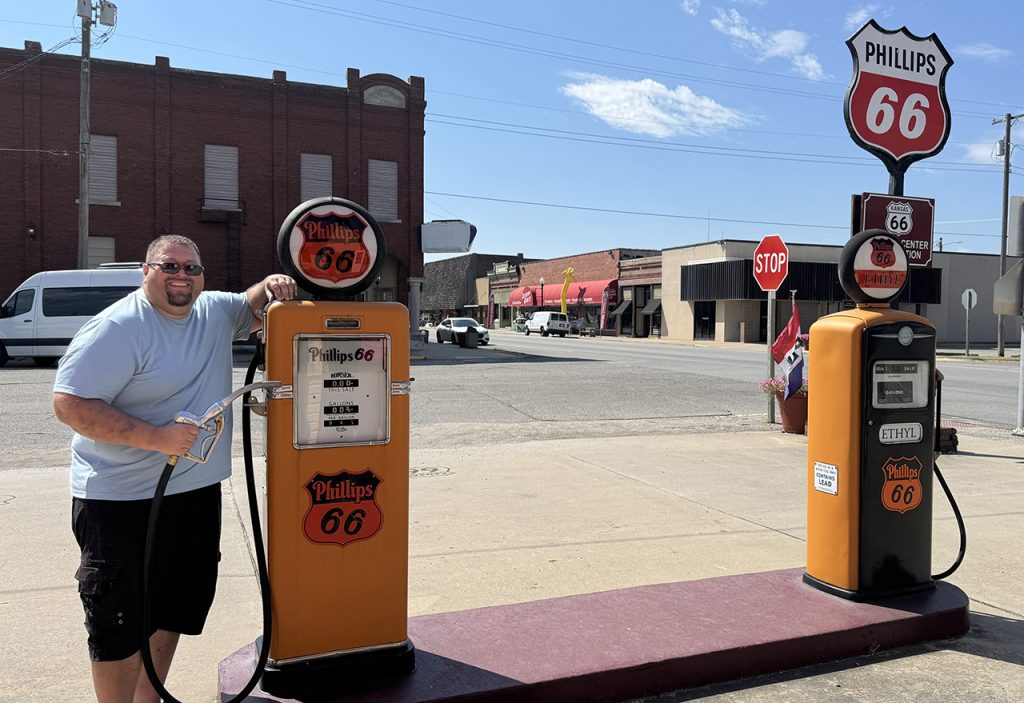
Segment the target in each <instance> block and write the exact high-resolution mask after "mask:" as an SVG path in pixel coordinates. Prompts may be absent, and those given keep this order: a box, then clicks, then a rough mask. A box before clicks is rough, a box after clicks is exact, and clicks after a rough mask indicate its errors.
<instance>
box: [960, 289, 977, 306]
mask: <svg viewBox="0 0 1024 703" xmlns="http://www.w3.org/2000/svg"><path fill="white" fill-rule="evenodd" d="M960 302H961V303H962V304H963V306H964V310H972V309H973V308H974V306H975V305H977V304H978V291H976V290H974V289H973V288H967V289H966V290H964V294H963V295H961V296H960Z"/></svg>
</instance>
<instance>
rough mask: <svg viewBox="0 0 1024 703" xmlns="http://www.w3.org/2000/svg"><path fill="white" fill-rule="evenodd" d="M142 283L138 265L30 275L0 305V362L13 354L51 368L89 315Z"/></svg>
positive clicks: (1, 364)
mask: <svg viewBox="0 0 1024 703" xmlns="http://www.w3.org/2000/svg"><path fill="white" fill-rule="evenodd" d="M141 285H142V265H141V264H109V265H106V266H104V267H101V268H98V269H83V270H80V271H43V272H41V273H37V274H35V275H34V276H30V277H29V279H28V280H27V281H25V282H24V283H22V284H21V285H20V286H18V288H17V289H16V290H15V291H14V292H13V293H11V295H10V297H9V298H7V300H5V301H4V304H3V307H2V308H0V366H3V365H4V364H6V363H7V359H8V358H12V357H17V356H30V357H32V360H33V361H35V362H36V364H37V365H39V366H52V365H53V364H54V363H55V362H56V361H57V359H59V358H60V357H61V356H63V355H64V352H66V351H67V350H68V344H69V343H70V342H71V338H72V337H74V336H75V333H76V332H78V330H79V328H80V327H81V326H82V325H84V324H85V323H86V322H88V321H89V318H90V317H92V316H93V315H95V314H96V313H98V312H99V311H100V310H103V309H104V308H106V307H107V306H109V305H111V304H112V303H115V302H117V301H118V300H120V299H121V298H123V297H124V296H126V295H128V294H129V293H131V292H132V291H133V290H135V289H136V288H138V287H139V286H141Z"/></svg>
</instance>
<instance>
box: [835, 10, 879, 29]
mask: <svg viewBox="0 0 1024 703" xmlns="http://www.w3.org/2000/svg"><path fill="white" fill-rule="evenodd" d="M879 7H880V5H874V4H872V5H864V6H862V7H858V8H857V9H856V10H854V11H853V12H851V13H850V14H848V15H847V16H846V17H845V18H844V19H843V26H844V27H846V31H848V32H853V31H855V30H858V29H860V28H861V27H863V26H864V23H865V22H867V21H868V20H869V19H871V18H872V17H873V16H874V14H875V13H876V12H878V8H879Z"/></svg>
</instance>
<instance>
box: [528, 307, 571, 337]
mask: <svg viewBox="0 0 1024 703" xmlns="http://www.w3.org/2000/svg"><path fill="white" fill-rule="evenodd" d="M530 332H540V336H541V337H547V336H548V335H549V334H557V335H558V336H559V337H564V336H565V335H567V334H569V316H568V315H566V314H565V313H564V312H551V311H549V310H538V311H537V312H532V313H530V316H529V317H528V318H526V334H530Z"/></svg>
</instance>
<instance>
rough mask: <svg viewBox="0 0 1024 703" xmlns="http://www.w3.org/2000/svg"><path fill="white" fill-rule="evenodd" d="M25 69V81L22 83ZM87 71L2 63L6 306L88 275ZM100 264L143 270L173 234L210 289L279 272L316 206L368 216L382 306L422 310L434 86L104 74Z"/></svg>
mask: <svg viewBox="0 0 1024 703" xmlns="http://www.w3.org/2000/svg"><path fill="white" fill-rule="evenodd" d="M15 67H18V68H15ZM80 68H81V64H80V59H79V58H78V57H73V56H62V55H56V54H42V52H41V47H40V45H39V44H38V43H36V42H26V43H25V49H24V50H23V51H21V50H16V49H6V48H0V71H9V70H11V69H14V70H12V71H10V72H9V73H8V74H7V75H6V77H5V78H4V80H2V81H0V185H2V190H3V197H2V198H0V246H2V251H3V252H4V256H3V263H2V264H0V299H3V298H5V297H6V296H7V295H8V294H9V293H10V292H11V291H12V290H14V288H15V287H16V286H17V285H18V284H19V283H21V281H23V280H24V279H25V278H27V277H28V276H29V275H31V274H33V273H36V272H38V271H44V270H52V269H67V268H76V264H77V258H78V204H77V201H78V191H79V186H78V178H79V176H78V173H79V171H78V169H79V164H78V150H79V147H78V143H79V117H78V116H79V78H80ZM91 69H92V70H91V76H92V77H91V94H92V95H91V100H90V105H91V125H90V126H91V128H90V134H91V135H92V136H91V141H92V148H91V154H92V156H91V159H90V202H91V206H90V216H89V218H90V226H89V230H90V232H89V235H90V236H89V260H90V265H96V264H98V263H102V262H106V261H115V260H117V261H139V260H141V259H142V258H143V255H144V254H145V248H146V245H147V244H148V242H150V241H151V240H152V239H153V238H154V237H157V236H159V235H161V234H167V233H172V234H183V235H185V236H188V237H191V238H192V239H194V240H195V241H196V243H197V244H198V245H199V247H200V250H201V251H202V255H203V263H204V264H205V265H206V266H207V268H208V273H207V287H208V288H209V289H220V290H235V291H238V290H242V289H243V288H244V287H245V286H246V285H249V284H250V283H252V282H253V281H256V280H258V279H260V278H262V277H263V276H265V275H267V274H268V273H270V272H272V271H279V270H280V265H279V263H278V261H277V255H276V247H275V243H276V238H277V232H278V229H279V228H280V226H281V223H282V222H283V220H284V219H285V217H286V216H287V215H288V213H289V212H291V210H292V209H293V208H295V207H296V206H297V205H299V204H300V203H301V202H303V201H304V200H306V199H308V198H310V197H316V196H320V195H336V196H339V197H343V198H347V199H349V200H353V201H355V202H357V203H359V204H361V205H364V206H366V207H367V209H369V210H370V212H371V213H373V214H374V216H375V217H376V219H377V220H378V222H379V223H380V224H381V227H382V229H383V231H384V238H385V241H386V245H387V254H388V255H387V258H386V260H385V262H384V268H383V270H382V273H381V276H380V281H379V282H378V283H376V284H375V285H374V286H372V287H371V288H370V290H369V291H367V294H366V296H367V298H368V299H370V300H398V301H400V302H403V303H406V304H408V303H409V297H410V281H409V279H410V278H413V279H414V282H413V285H415V286H417V290H416V295H417V296H418V285H419V280H420V277H422V275H423V253H422V250H421V247H420V241H419V227H420V224H421V223H422V222H423V113H424V110H425V107H426V102H425V99H424V82H423V79H422V78H419V77H415V76H413V77H411V78H410V79H409V81H408V82H407V81H404V80H401V79H399V78H396V77H394V76H390V75H384V74H373V75H368V76H360V74H359V71H358V70H357V69H351V68H350V69H348V73H347V87H346V88H337V87H332V86H325V85H314V84H309V83H297V82H292V81H289V80H287V77H286V75H285V72H284V71H274V73H273V78H272V79H264V78H250V77H246V76H237V75H227V74H221V73H207V72H203V71H192V70H183V69H176V68H171V65H170V60H169V59H167V58H165V57H160V56H158V57H157V58H156V61H155V64H154V65H151V66H150V65H143V64H134V63H124V62H118V61H105V60H96V59H93V60H92V62H91Z"/></svg>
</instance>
